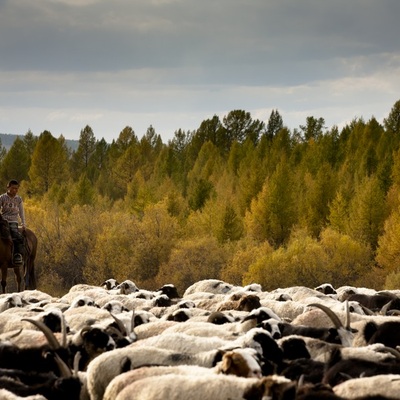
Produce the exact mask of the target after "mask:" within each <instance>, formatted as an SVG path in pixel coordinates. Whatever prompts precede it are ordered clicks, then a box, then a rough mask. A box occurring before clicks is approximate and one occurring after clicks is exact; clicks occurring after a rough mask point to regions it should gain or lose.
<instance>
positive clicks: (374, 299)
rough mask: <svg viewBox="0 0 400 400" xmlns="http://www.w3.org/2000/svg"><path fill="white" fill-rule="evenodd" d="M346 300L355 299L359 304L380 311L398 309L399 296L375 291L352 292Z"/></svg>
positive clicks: (399, 306)
mask: <svg viewBox="0 0 400 400" xmlns="http://www.w3.org/2000/svg"><path fill="white" fill-rule="evenodd" d="M347 300H348V301H357V302H358V303H359V304H361V305H362V306H364V307H365V308H367V309H369V310H371V311H373V312H381V311H382V310H383V309H385V311H386V312H387V311H388V310H400V298H398V297H397V296H394V295H391V294H389V293H385V294H383V293H380V294H379V293H377V294H374V295H372V296H371V295H367V294H362V293H354V294H351V295H349V297H348V298H347Z"/></svg>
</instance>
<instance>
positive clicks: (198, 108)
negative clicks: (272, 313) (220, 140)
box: [0, 0, 400, 139]
mask: <svg viewBox="0 0 400 400" xmlns="http://www.w3.org/2000/svg"><path fill="white" fill-rule="evenodd" d="M398 15H400V2H399V1H397V0H380V1H379V2H377V1H374V0H352V2H350V3H349V2H348V1H345V0H336V1H335V2H321V1H320V0H303V1H301V2H296V1H293V0H280V1H279V2H278V1H270V0H252V1H250V2H249V1H247V0H217V1H210V0H203V1H197V0H196V1H195V0H151V1H150V0H115V1H113V2H110V1H108V0H79V1H78V0H40V1H31V0H2V1H1V0H0V54H1V58H0V87H1V91H0V110H3V111H2V112H0V132H1V131H7V132H9V131H12V132H14V133H25V132H26V130H27V129H28V128H29V127H31V128H32V127H34V128H33V129H35V131H36V132H35V133H40V132H41V131H43V130H44V129H47V130H50V131H51V132H52V133H53V134H55V135H57V134H59V133H61V132H62V133H63V134H65V135H66V134H68V135H69V136H70V137H71V136H73V137H75V138H76V137H77V136H79V132H80V130H81V129H82V128H83V127H84V126H86V124H89V125H92V124H93V126H92V128H93V129H94V132H95V134H96V136H97V135H99V136H100V137H101V136H106V137H107V138H115V137H116V136H117V135H118V134H119V132H120V131H121V130H122V129H123V127H124V126H126V125H130V126H132V127H133V128H134V129H135V131H137V133H138V134H139V135H141V134H143V133H144V132H145V131H146V129H147V127H148V126H149V125H150V124H152V125H153V126H154V127H155V128H156V131H157V130H159V131H160V132H158V133H160V134H162V135H163V138H164V139H167V138H171V137H172V135H173V133H174V131H175V130H177V129H179V128H181V129H196V128H197V127H198V126H199V125H200V123H201V121H202V120H203V119H206V118H210V117H212V115H214V114H217V115H223V114H224V113H227V112H229V111H230V110H233V109H245V110H246V111H250V112H252V113H254V114H255V115H256V118H260V119H262V120H266V119H268V117H269V114H270V112H271V110H272V109H273V108H275V109H278V110H279V111H280V112H281V114H282V115H283V118H284V121H285V120H287V124H288V126H289V127H290V128H294V127H296V126H298V125H299V124H303V123H304V121H305V118H306V117H307V116H309V115H315V116H318V117H319V116H322V117H324V118H325V119H326V121H327V122H328V123H329V124H334V123H338V121H347V120H348V119H349V118H350V120H351V118H352V117H355V116H359V115H365V116H366V117H367V118H368V117H369V116H370V115H372V114H374V115H375V116H377V115H384V114H387V113H388V112H389V110H390V108H391V106H392V105H393V104H394V102H395V101H396V100H397V99H398V98H397V97H398V93H399V88H400V82H399V67H400V50H399V48H398V44H397V42H398V40H397V38H398V37H399V33H400V28H399V25H398V23H397V19H398ZM258 116H259V117H258ZM73 137H71V138H73Z"/></svg>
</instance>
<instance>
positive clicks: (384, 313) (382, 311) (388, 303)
mask: <svg viewBox="0 0 400 400" xmlns="http://www.w3.org/2000/svg"><path fill="white" fill-rule="evenodd" d="M392 303H393V300H390V301H389V302H387V303H386V304H385V305H384V306H383V307H382V308H381V311H380V313H379V314H381V315H387V312H388V310H389V307H390V306H391V305H392Z"/></svg>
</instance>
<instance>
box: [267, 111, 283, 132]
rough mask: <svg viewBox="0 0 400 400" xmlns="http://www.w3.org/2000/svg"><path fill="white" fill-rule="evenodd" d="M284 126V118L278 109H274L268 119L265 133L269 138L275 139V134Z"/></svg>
mask: <svg viewBox="0 0 400 400" xmlns="http://www.w3.org/2000/svg"><path fill="white" fill-rule="evenodd" d="M282 128H283V119H282V116H281V115H280V114H279V111H278V110H272V111H271V114H270V116H269V119H268V123H267V129H266V132H265V134H266V135H267V137H268V138H269V139H273V138H274V137H275V135H276V134H277V133H278V132H279V131H280V130H281V129H282Z"/></svg>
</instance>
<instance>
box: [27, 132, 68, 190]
mask: <svg viewBox="0 0 400 400" xmlns="http://www.w3.org/2000/svg"><path fill="white" fill-rule="evenodd" d="M67 160H68V155H67V151H66V149H65V147H64V146H63V142H62V141H61V140H57V139H56V138H54V137H53V135H52V134H51V133H50V132H49V131H44V132H43V133H41V134H40V136H39V140H38V142H37V144H36V146H35V150H34V152H33V154H32V162H31V166H30V169H29V178H30V181H31V188H32V191H33V192H34V193H37V194H39V195H43V194H44V193H46V192H47V191H48V190H49V189H50V187H51V186H52V185H53V184H54V183H62V182H63V181H65V180H66V179H67V176H68V165H67Z"/></svg>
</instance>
